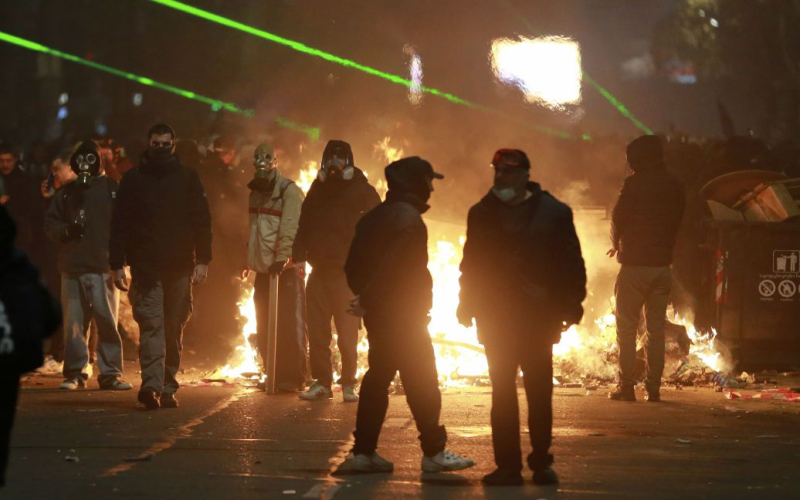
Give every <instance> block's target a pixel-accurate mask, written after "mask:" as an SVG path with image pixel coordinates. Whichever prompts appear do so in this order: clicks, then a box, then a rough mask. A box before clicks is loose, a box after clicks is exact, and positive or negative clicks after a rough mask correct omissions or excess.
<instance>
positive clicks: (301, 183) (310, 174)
mask: <svg viewBox="0 0 800 500" xmlns="http://www.w3.org/2000/svg"><path fill="white" fill-rule="evenodd" d="M318 172H319V163H317V162H315V161H307V162H306V163H305V168H304V169H302V170H301V171H300V175H299V176H298V178H297V186H298V187H299V188H300V189H301V190H302V191H303V194H308V190H309V189H311V184H312V183H313V182H314V180H315V179H316V178H317V173H318Z"/></svg>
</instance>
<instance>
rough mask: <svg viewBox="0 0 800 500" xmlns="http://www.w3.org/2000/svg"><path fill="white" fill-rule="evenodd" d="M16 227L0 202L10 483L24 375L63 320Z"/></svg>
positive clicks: (2, 457)
mask: <svg viewBox="0 0 800 500" xmlns="http://www.w3.org/2000/svg"><path fill="white" fill-rule="evenodd" d="M16 232H17V231H16V226H15V224H14V221H13V219H12V218H11V217H10V215H9V214H8V211H7V210H6V209H5V207H2V206H0V487H2V486H3V485H4V484H5V472H6V466H7V465H8V452H9V442H10V438H11V427H12V426H13V424H14V415H15V413H16V407H17V395H18V393H19V377H20V375H22V374H23V373H25V372H29V371H31V370H34V369H36V368H38V367H39V366H41V365H42V362H43V361H44V355H43V342H44V340H45V339H46V338H47V337H50V336H51V335H52V334H53V333H55V332H56V330H57V329H58V326H59V324H60V323H61V308H60V307H59V306H58V303H57V302H56V301H55V299H54V298H53V297H52V296H50V294H49V293H48V292H47V289H45V287H44V285H42V283H41V281H40V279H39V273H38V271H37V270H36V268H34V267H33V266H32V265H31V263H30V262H29V261H28V258H27V256H26V255H25V254H24V253H23V252H21V251H20V250H18V249H16V248H14V240H15V237H16Z"/></svg>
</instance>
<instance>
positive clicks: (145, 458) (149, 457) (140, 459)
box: [124, 453, 153, 462]
mask: <svg viewBox="0 0 800 500" xmlns="http://www.w3.org/2000/svg"><path fill="white" fill-rule="evenodd" d="M152 458H153V455H152V454H151V453H148V454H147V455H142V456H139V457H133V458H126V459H125V460H124V461H125V462H149V461H150V460H152Z"/></svg>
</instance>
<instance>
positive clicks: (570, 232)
mask: <svg viewBox="0 0 800 500" xmlns="http://www.w3.org/2000/svg"><path fill="white" fill-rule="evenodd" d="M491 165H492V167H493V168H494V186H493V187H492V189H491V191H489V193H488V194H487V195H486V196H484V198H483V199H482V200H481V201H480V202H478V203H477V204H476V205H474V206H473V207H472V208H471V209H470V210H469V215H468V218H467V239H466V242H465V244H464V258H463V260H462V261H461V295H460V303H459V306H458V310H457V316H458V321H459V323H461V324H462V325H464V326H466V327H471V326H472V325H473V319H475V320H476V323H477V328H478V339H479V341H480V342H481V343H482V344H483V346H484V348H485V350H486V359H487V361H488V364H489V377H490V378H491V381H492V410H491V425H492V444H493V445H494V456H495V463H496V464H497V470H495V471H494V472H492V473H491V474H488V475H486V476H485V477H484V478H483V481H484V483H485V484H487V485H518V484H522V475H521V471H522V451H521V447H520V428H519V407H518V402H517V375H518V372H519V369H520V368H522V372H523V374H524V385H525V395H526V398H527V401H528V428H529V429H530V439H531V445H532V447H533V451H532V452H531V454H530V455H528V466H529V467H530V468H531V470H532V471H533V482H534V483H535V484H555V483H557V482H558V476H557V475H556V473H555V472H554V471H553V469H552V467H551V464H552V462H553V456H552V455H551V454H550V445H551V441H552V427H553V412H552V395H553V359H552V355H553V354H552V353H553V344H556V343H558V342H559V340H560V338H561V332H562V331H564V330H565V329H566V328H567V327H569V326H570V325H573V324H577V323H579V322H580V320H581V318H582V316H583V307H582V305H581V304H582V302H583V299H584V298H585V297H586V269H585V266H584V261H583V256H582V254H581V247H580V242H579V240H578V237H577V235H576V233H575V226H574V224H573V220H572V210H571V209H570V208H569V207H568V206H567V205H565V204H564V203H562V202H560V201H558V200H557V199H556V198H555V197H553V196H552V195H551V194H550V193H548V192H547V191H543V190H542V188H541V187H540V186H539V184H537V183H535V182H531V181H530V161H529V160H528V157H527V155H526V154H525V153H524V152H523V151H520V150H518V149H501V150H499V151H497V152H496V153H495V155H494V157H493V159H492V163H491Z"/></svg>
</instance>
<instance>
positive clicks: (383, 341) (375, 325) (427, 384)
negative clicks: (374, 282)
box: [353, 315, 447, 457]
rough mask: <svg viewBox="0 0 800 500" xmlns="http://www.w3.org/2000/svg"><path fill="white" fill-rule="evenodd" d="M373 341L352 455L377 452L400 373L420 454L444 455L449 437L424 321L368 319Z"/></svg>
mask: <svg viewBox="0 0 800 500" xmlns="http://www.w3.org/2000/svg"><path fill="white" fill-rule="evenodd" d="M364 321H365V323H366V326H367V335H368V338H369V369H368V370H367V373H366V374H365V375H364V379H363V380H362V382H361V391H360V399H359V401H358V412H357V414H356V430H355V432H354V433H353V435H354V436H355V445H354V446H353V453H354V454H367V455H369V454H372V453H374V452H375V450H376V449H377V447H378V437H379V436H380V433H381V427H382V426H383V421H384V420H385V418H386V410H387V408H388V406H389V392H388V389H389V385H390V384H391V383H392V380H394V376H395V374H396V373H397V372H398V371H399V372H400V378H401V379H402V381H403V388H404V389H405V392H406V400H407V401H408V406H409V407H410V408H411V414H412V415H413V416H414V421H415V422H416V424H417V430H418V431H419V440H420V442H421V445H422V452H423V453H424V454H425V456H429V457H430V456H434V455H436V454H437V453H439V452H441V451H442V450H444V447H445V444H446V443H447V432H446V430H445V428H444V426H443V425H440V424H439V414H440V413H441V409H442V395H441V393H440V392H439V379H438V374H437V371H436V358H435V356H434V353H433V344H431V339H430V337H429V336H428V330H427V328H426V327H425V325H426V322H425V321H424V319H423V320H420V321H413V320H412V321H409V320H408V319H405V318H392V320H391V321H386V319H380V320H376V319H373V318H370V317H369V315H367V317H365V318H364Z"/></svg>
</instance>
